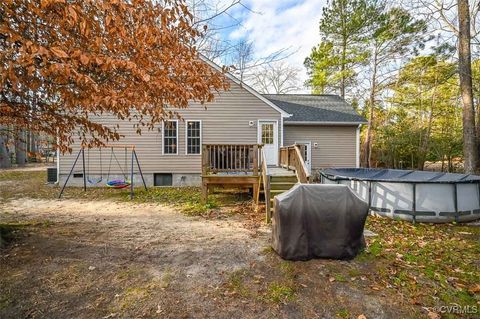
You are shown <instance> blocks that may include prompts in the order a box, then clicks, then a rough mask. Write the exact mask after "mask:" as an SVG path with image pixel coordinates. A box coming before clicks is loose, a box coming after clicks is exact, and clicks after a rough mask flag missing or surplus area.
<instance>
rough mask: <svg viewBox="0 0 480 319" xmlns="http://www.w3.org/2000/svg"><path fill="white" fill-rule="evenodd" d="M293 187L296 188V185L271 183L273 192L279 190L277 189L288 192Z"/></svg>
mask: <svg viewBox="0 0 480 319" xmlns="http://www.w3.org/2000/svg"><path fill="white" fill-rule="evenodd" d="M293 186H295V183H291V182H271V183H270V189H272V190H277V189H284V190H288V189H290V188H292V187H293Z"/></svg>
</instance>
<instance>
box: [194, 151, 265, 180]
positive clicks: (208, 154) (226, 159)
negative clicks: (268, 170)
mask: <svg viewBox="0 0 480 319" xmlns="http://www.w3.org/2000/svg"><path fill="white" fill-rule="evenodd" d="M260 150H261V145H258V144H203V145H202V174H203V175H209V174H217V173H237V172H238V173H245V174H251V175H254V176H257V175H258V172H259V167H258V163H259V152H260Z"/></svg>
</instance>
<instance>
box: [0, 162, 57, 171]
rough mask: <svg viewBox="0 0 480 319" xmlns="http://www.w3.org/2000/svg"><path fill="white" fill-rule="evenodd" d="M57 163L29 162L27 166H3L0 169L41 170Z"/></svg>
mask: <svg viewBox="0 0 480 319" xmlns="http://www.w3.org/2000/svg"><path fill="white" fill-rule="evenodd" d="M56 165H57V163H29V164H27V165H25V166H22V167H21V166H16V165H14V166H12V167H10V168H1V169H0V171H8V172H39V171H43V170H46V169H47V167H55V166H56Z"/></svg>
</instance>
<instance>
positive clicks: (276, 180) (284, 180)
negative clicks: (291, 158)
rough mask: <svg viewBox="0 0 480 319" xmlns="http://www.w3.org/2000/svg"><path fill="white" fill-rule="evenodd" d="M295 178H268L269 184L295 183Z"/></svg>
mask: <svg viewBox="0 0 480 319" xmlns="http://www.w3.org/2000/svg"><path fill="white" fill-rule="evenodd" d="M296 182H298V180H297V176H294V175H292V176H276V175H275V176H270V183H296Z"/></svg>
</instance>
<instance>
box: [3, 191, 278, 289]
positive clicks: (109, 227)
mask: <svg viewBox="0 0 480 319" xmlns="http://www.w3.org/2000/svg"><path fill="white" fill-rule="evenodd" d="M0 209H2V210H3V211H7V212H10V213H12V214H14V215H15V219H21V220H22V219H24V220H31V219H37V220H38V219H40V220H48V221H50V222H52V223H62V224H65V223H68V224H77V225H79V227H81V228H82V229H83V230H85V231H88V232H89V233H95V234H96V235H95V237H94V238H89V237H88V236H86V237H84V236H82V234H81V233H79V234H78V235H79V236H78V238H76V240H77V242H78V243H79V244H83V245H95V246H102V247H104V254H103V255H104V256H102V258H100V259H97V258H95V260H92V261H91V263H92V265H93V266H96V267H101V266H102V262H103V261H104V260H108V257H112V254H114V253H115V252H116V251H121V252H124V253H125V254H131V257H132V258H135V259H138V261H141V262H144V263H146V264H151V272H152V273H153V274H155V273H161V272H162V270H164V268H165V267H167V266H168V267H173V268H175V269H176V271H177V272H178V274H179V275H181V276H187V277H191V279H192V280H194V281H198V280H203V281H206V282H209V283H218V282H219V281H220V280H221V275H222V274H223V273H224V272H225V271H235V270H237V269H241V268H243V267H246V266H248V263H249V262H252V261H256V260H259V259H261V258H262V255H261V254H260V252H261V250H262V248H264V246H265V244H266V241H267V238H268V233H269V229H268V228H266V227H265V228H264V229H263V231H261V232H260V234H262V237H263V238H261V239H259V238H258V236H255V238H253V237H252V232H251V231H248V230H246V229H245V228H243V227H242V224H241V222H240V221H235V220H232V219H229V220H215V221H209V220H205V219H204V218H201V217H198V218H195V217H187V216H185V215H183V214H180V213H178V212H176V211H175V210H174V209H173V208H168V207H164V206H161V205H153V204H130V203H114V202H110V201H100V202H98V201H97V202H86V201H75V200H58V201H48V200H34V199H22V200H15V201H12V202H10V203H9V204H6V205H3V206H0ZM84 227H85V228H84ZM78 230H80V228H78ZM256 234H258V232H256Z"/></svg>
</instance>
